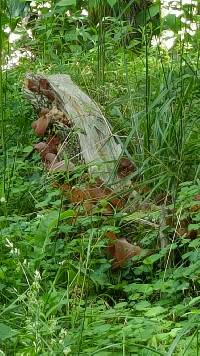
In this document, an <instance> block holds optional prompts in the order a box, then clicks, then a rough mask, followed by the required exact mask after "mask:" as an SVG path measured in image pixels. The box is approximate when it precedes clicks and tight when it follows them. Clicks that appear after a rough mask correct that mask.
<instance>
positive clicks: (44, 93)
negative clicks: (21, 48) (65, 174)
mask: <svg viewBox="0 0 200 356" xmlns="http://www.w3.org/2000/svg"><path fill="white" fill-rule="evenodd" d="M25 93H26V96H27V97H28V99H29V100H31V102H32V104H33V105H35V106H36V108H37V109H38V111H39V119H38V120H36V121H35V122H34V123H33V125H32V127H33V128H34V130H35V132H36V134H37V135H38V136H47V137H48V136H50V137H51V139H52V137H54V142H55V136H56V139H57V152H56V150H54V151H53V152H52V151H51V150H49V148H48V147H47V146H49V147H50V146H51V142H52V141H51V140H50V141H48V142H47V141H46V142H40V143H39V144H37V145H36V149H37V150H38V151H40V152H41V151H42V152H43V156H44V153H45V150H46V153H48V155H47V154H46V156H47V157H46V156H45V157H43V161H46V162H45V164H46V166H47V167H48V168H49V170H50V171H54V170H58V169H67V168H68V169H73V166H74V165H76V164H78V163H85V164H86V165H88V171H89V172H90V173H91V174H92V175H94V176H96V177H98V178H100V179H101V180H102V181H103V182H104V183H105V184H109V185H111V186H112V185H115V187H116V184H117V186H118V187H120V188H121V187H122V186H121V183H120V182H121V179H122V178H125V177H126V179H125V182H126V183H125V182H123V185H124V184H125V185H127V184H129V183H130V178H129V175H130V173H131V172H133V171H134V164H133V163H132V162H131V161H130V160H129V159H128V157H124V152H123V145H122V142H121V141H120V139H119V137H117V136H116V135H113V133H112V130H111V127H110V125H109V123H108V121H107V120H106V118H105V117H104V115H103V113H102V112H101V110H100V109H99V107H98V106H97V104H96V103H95V102H94V101H93V100H92V99H90V98H89V96H88V95H86V94H85V93H84V92H83V91H82V90H81V89H80V88H79V87H78V86H77V85H76V84H74V83H73V81H72V80H71V78H70V76H68V75H62V74H57V75H49V76H43V75H35V74H27V76H26V83H25ZM46 145H47V146H46ZM53 154H54V156H53ZM66 161H67V164H66Z"/></svg>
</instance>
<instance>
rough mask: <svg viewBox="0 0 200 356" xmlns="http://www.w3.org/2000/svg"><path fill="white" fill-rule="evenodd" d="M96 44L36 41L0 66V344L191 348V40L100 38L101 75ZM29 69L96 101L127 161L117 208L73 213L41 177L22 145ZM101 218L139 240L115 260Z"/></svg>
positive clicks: (197, 220) (59, 351) (39, 348)
mask: <svg viewBox="0 0 200 356" xmlns="http://www.w3.org/2000/svg"><path fill="white" fill-rule="evenodd" d="M180 45H181V44H180ZM113 47H114V48H113ZM40 50H41V49H40ZM98 50H99V48H98V46H97V45H96V44H95V45H94V47H93V48H89V49H88V50H87V51H85V52H82V53H83V54H82V55H80V54H78V55H77V54H76V53H74V55H73V56H72V55H69V53H66V54H65V53H64V52H62V53H61V54H62V56H58V55H56V56H55V53H54V52H53V51H52V53H50V55H49V57H48V56H47V55H46V54H45V55H44V56H43V55H42V53H40V52H39V54H41V56H40V57H39V58H37V57H36V58H32V59H31V60H30V61H27V60H23V62H22V64H21V65H20V66H19V67H17V68H14V69H11V70H10V71H7V72H6V73H3V78H2V87H3V88H4V93H5V95H3V96H2V97H1V101H2V103H1V104H2V107H3V111H2V112H1V117H2V119H3V122H2V129H3V130H2V132H3V135H2V145H1V153H2V155H1V158H0V167H1V177H2V179H1V182H0V234H1V240H0V249H1V253H0V256H1V267H0V298H1V311H0V353H1V354H2V355H19V356H21V355H63V354H64V355H99V356H111V355H116V356H117V355H119V356H120V355H123V356H127V355H148V356H150V355H156V354H158V355H167V356H170V355H188V356H189V355H198V354H199V303H200V295H199V270H200V258H199V257H200V249H199V248H200V235H199V231H200V216H199V211H200V181H199V149H200V147H199V142H200V140H199V118H200V108H199V69H198V59H197V57H198V54H197V55H196V49H195V47H194V50H193V51H192V50H191V52H190V51H188V50H186V51H185V49H183V48H182V49H181V48H180V47H178V46H177V49H176V50H177V52H176V53H175V52H173V53H170V52H167V51H164V50H161V49H160V48H151V47H148V63H147V61H146V57H145V55H146V53H145V49H143V48H141V49H140V51H139V52H138V53H137V54H136V53H135V52H133V51H130V49H128V50H127V49H125V48H122V47H120V48H119V46H116V48H115V46H111V45H110V47H109V45H108V46H106V47H105V52H104V62H103V77H102V76H101V73H100V72H99V67H98V65H99V63H98V53H99V52H98ZM48 51H50V48H48ZM181 51H182V57H181V56H180V57H179V54H180V52H181ZM183 52H184V54H183ZM174 53H175V54H176V56H175V54H174ZM29 70H31V71H34V72H35V71H36V72H45V73H68V74H70V75H71V76H72V78H73V79H74V80H75V81H76V83H77V84H78V85H79V86H80V87H81V88H83V89H84V90H85V91H86V92H87V93H88V94H89V95H90V96H91V97H92V98H93V99H94V100H95V101H96V102H97V103H98V104H99V105H100V106H101V108H102V110H103V111H104V112H105V115H106V117H107V118H108V119H109V121H110V123H111V124H112V127H113V131H114V133H115V134H117V135H119V136H121V139H122V140H123V143H124V151H125V152H126V151H128V152H129V153H130V155H131V157H132V158H133V160H134V162H135V163H136V166H137V174H136V175H135V176H134V177H133V185H132V191H133V192H132V195H131V198H130V200H129V201H128V202H127V207H128V209H127V210H122V211H121V212H115V213H114V214H113V216H104V215H103V214H102V210H101V207H99V208H98V209H96V212H95V214H93V215H85V216H84V215H83V214H81V210H80V214H78V216H77V217H76V218H75V216H76V213H77V207H76V206H75V205H73V204H71V203H70V202H69V201H68V200H67V198H66V197H65V196H64V195H63V194H62V193H61V192H60V191H59V190H58V189H56V188H53V186H52V183H53V182H54V179H55V178H54V177H52V176H51V175H48V174H46V172H45V171H44V169H43V167H42V164H41V162H40V159H39V156H38V154H37V153H36V152H35V151H34V150H33V148H32V147H33V143H36V142H37V138H35V137H34V135H33V132H32V129H31V122H32V121H33V118H34V117H35V116H36V113H35V112H34V111H33V109H32V107H31V106H30V105H29V103H28V102H27V101H26V100H25V99H24V97H23V90H22V87H23V79H24V74H25V73H26V72H27V71H29ZM1 110H2V109H1ZM81 177H82V167H78V168H77V171H76V172H75V177H74V179H75V180H76V181H77V180H81ZM61 178H62V179H64V180H67V178H66V177H61ZM108 230H109V231H113V232H115V233H116V234H117V235H118V236H120V237H127V238H128V239H129V241H130V242H132V243H133V244H139V245H140V246H141V247H142V250H143V253H142V254H141V256H139V257H134V258H133V260H132V261H130V262H129V263H128V264H127V265H126V266H124V268H122V269H121V270H120V271H112V269H111V261H110V260H109V259H108V258H107V256H106V253H105V246H106V238H105V233H106V232H107V231H108Z"/></svg>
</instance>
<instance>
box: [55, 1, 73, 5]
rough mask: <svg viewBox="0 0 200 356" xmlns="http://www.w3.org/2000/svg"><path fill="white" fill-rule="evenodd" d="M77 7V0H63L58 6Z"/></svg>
mask: <svg viewBox="0 0 200 356" xmlns="http://www.w3.org/2000/svg"><path fill="white" fill-rule="evenodd" d="M73 5H75V6H76V0H61V1H59V2H58V3H57V4H56V6H73Z"/></svg>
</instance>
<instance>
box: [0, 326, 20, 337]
mask: <svg viewBox="0 0 200 356" xmlns="http://www.w3.org/2000/svg"><path fill="white" fill-rule="evenodd" d="M15 334H16V331H14V330H12V329H11V327H10V326H8V325H6V324H3V323H0V340H1V341H3V340H5V339H8V338H10V337H12V336H14V335H15Z"/></svg>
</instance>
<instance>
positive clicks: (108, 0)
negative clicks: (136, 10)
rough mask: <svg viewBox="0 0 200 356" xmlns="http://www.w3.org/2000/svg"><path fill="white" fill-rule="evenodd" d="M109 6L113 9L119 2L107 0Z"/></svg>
mask: <svg viewBox="0 0 200 356" xmlns="http://www.w3.org/2000/svg"><path fill="white" fill-rule="evenodd" d="M107 3H108V5H110V6H111V7H113V6H115V4H116V3H117V0H107Z"/></svg>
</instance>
